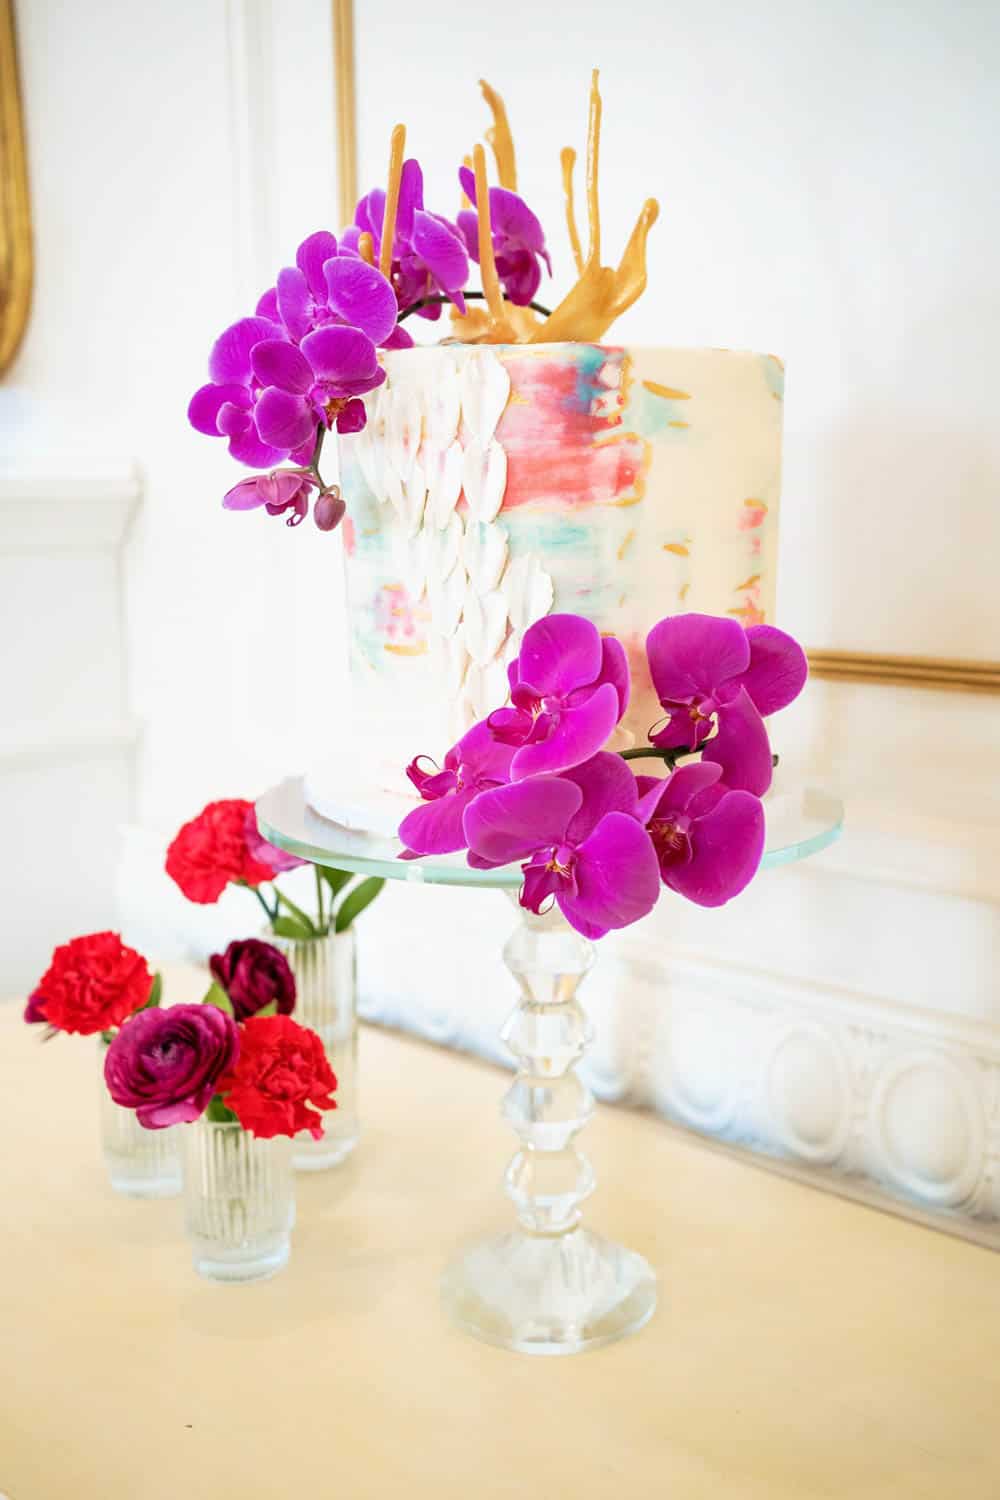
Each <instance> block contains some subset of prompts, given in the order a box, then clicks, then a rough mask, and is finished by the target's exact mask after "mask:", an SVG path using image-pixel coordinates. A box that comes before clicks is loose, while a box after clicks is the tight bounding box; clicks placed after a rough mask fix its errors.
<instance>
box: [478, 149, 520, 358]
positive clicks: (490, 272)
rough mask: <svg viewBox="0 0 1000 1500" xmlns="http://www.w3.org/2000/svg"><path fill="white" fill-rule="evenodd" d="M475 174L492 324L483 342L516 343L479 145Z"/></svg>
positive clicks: (482, 264)
mask: <svg viewBox="0 0 1000 1500" xmlns="http://www.w3.org/2000/svg"><path fill="white" fill-rule="evenodd" d="M472 162H473V167H474V169H475V174H476V217H477V219H478V224H479V271H480V275H481V276H482V279H483V292H484V293H485V296H486V306H487V307H488V308H489V315H490V326H489V331H488V333H487V335H486V338H485V340H484V341H483V342H486V343H491V344H513V343H516V342H517V338H516V334H515V332H514V326H513V324H512V323H511V322H510V320H509V318H508V317H507V316H506V312H505V308H504V300H503V292H502V290H501V288H500V278H499V276H498V275H497V267H496V261H495V260H494V258H493V230H492V226H491V224H490V190H489V184H488V182H487V180H486V152H485V151H484V150H483V148H482V146H476V148H475V149H474V151H473V153H472Z"/></svg>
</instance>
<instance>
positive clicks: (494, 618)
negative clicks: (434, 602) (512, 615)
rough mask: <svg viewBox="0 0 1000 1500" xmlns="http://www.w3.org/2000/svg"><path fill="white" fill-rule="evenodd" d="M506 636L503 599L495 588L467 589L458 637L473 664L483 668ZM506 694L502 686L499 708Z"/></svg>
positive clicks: (497, 650)
mask: <svg viewBox="0 0 1000 1500" xmlns="http://www.w3.org/2000/svg"><path fill="white" fill-rule="evenodd" d="M506 638H507V601H506V599H505V598H504V596H503V594H501V593H500V591H499V589H490V590H489V592H488V593H485V594H477V592H476V590H475V589H474V588H470V589H469V591H468V593H467V595H466V599H465V609H464V611H463V614H462V639H463V640H464V641H465V649H466V650H467V651H468V653H469V655H470V656H471V657H472V660H473V661H474V662H475V664H476V666H477V667H487V666H489V665H490V663H491V662H492V661H494V660H495V658H496V657H497V656H498V655H499V653H500V650H501V648H502V647H503V643H504V641H505V640H506ZM505 697H506V689H505V690H504V691H503V692H502V693H501V695H500V697H499V698H498V699H497V701H496V703H494V704H493V705H492V707H494V708H499V707H500V705H501V704H502V703H503V700H504V698H505Z"/></svg>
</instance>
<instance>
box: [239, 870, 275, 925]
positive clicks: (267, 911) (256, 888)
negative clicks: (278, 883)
mask: <svg viewBox="0 0 1000 1500" xmlns="http://www.w3.org/2000/svg"><path fill="white" fill-rule="evenodd" d="M240 885H246V881H245V880H241V881H240ZM247 890H248V891H253V893H254V895H255V896H256V897H257V900H258V901H259V902H260V904H261V906H262V907H263V908H264V912H265V914H266V916H267V920H268V924H270V923H271V922H273V921H274V919H275V917H276V916H277V915H278V904H277V902H275V905H274V910H273V911H272V910H271V908H270V907H269V906H268V904H267V902H266V901H265V900H264V897H263V895H262V893H261V890H260V887H259V886H256V885H248V886H247ZM274 894H275V895H276V896H277V894H278V892H277V890H275V893H274Z"/></svg>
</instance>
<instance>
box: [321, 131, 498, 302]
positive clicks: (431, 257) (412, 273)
mask: <svg viewBox="0 0 1000 1500" xmlns="http://www.w3.org/2000/svg"><path fill="white" fill-rule="evenodd" d="M384 223H385V193H384V191H383V190H382V188H373V189H372V191H371V192H370V193H367V194H366V195H365V197H364V198H362V199H361V201H360V203H359V204H358V207H357V212H356V213H355V216H354V223H353V225H352V226H351V227H350V228H349V229H346V230H345V231H344V233H343V235H342V236H341V247H342V249H343V250H344V251H345V252H351V251H353V252H355V253H356V252H357V245H358V239H359V237H360V236H361V234H363V233H366V234H370V235H371V237H372V241H373V243H374V246H375V255H376V258H377V257H378V254H379V250H380V247H381V243H382V229H383V225H384ZM390 279H391V281H392V285H393V288H394V290H395V293H396V297H397V299H398V301H399V307H400V309H404V308H407V307H410V306H412V304H413V303H414V302H419V301H420V300H421V298H423V297H429V296H432V295H434V294H435V293H436V292H441V293H443V294H444V295H445V296H446V297H448V298H449V299H450V301H451V302H453V303H454V305H455V306H456V307H457V308H458V310H459V312H460V313H463V314H464V312H465V298H464V297H463V296H462V288H463V287H464V286H465V284H466V282H467V281H468V279H469V257H468V255H467V254H466V249H465V244H464V242H463V239H462V235H461V234H460V232H459V230H458V229H457V228H456V226H455V225H454V224H452V223H451V222H450V221H449V220H448V219H445V218H442V216H441V215H440V214H432V213H428V212H427V210H426V209H425V208H424V176H423V172H422V171H421V169H420V163H419V162H418V161H415V160H413V159H412V158H411V159H410V160H409V161H405V162H404V163H403V170H402V174H401V177H400V183H399V204H398V207H397V209H396V228H395V233H394V235H393V242H392V265H391V271H390ZM440 315H441V307H440V304H438V303H435V304H433V305H432V306H430V307H422V308H421V309H420V316H421V317H422V318H431V319H436V318H438V317H440Z"/></svg>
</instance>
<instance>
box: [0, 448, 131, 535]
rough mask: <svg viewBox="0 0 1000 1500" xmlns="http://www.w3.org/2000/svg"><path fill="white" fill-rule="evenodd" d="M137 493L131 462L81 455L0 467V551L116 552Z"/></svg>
mask: <svg viewBox="0 0 1000 1500" xmlns="http://www.w3.org/2000/svg"><path fill="white" fill-rule="evenodd" d="M141 498H142V479H141V476H140V473H139V470H138V468H137V466H136V465H135V464H132V463H113V462H112V463H104V462H102V461H100V460H88V459H84V458H81V460H80V462H79V464H78V465H76V466H74V467H73V468H72V469H70V468H68V467H66V466H65V461H63V463H60V462H58V461H54V462H53V463H52V464H50V465H49V464H46V465H42V464H40V463H35V464H27V463H24V464H17V465H13V466H9V467H4V468H3V469H2V470H0V552H2V553H8V552H46V553H63V552H117V551H119V550H120V549H121V547H122V546H123V545H124V543H125V539H126V537H127V535H128V530H129V527H130V525H131V523H132V520H133V518H134V516H135V514H136V512H137V510H138V508H139V503H140V500H141Z"/></svg>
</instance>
